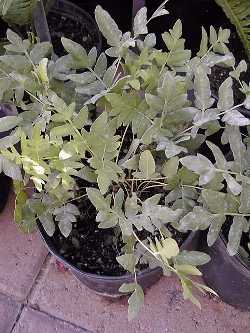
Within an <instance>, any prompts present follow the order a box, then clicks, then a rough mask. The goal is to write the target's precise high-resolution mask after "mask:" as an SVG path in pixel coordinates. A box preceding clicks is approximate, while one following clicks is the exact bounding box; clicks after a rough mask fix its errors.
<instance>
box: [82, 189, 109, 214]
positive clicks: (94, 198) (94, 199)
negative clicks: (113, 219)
mask: <svg viewBox="0 0 250 333" xmlns="http://www.w3.org/2000/svg"><path fill="white" fill-rule="evenodd" d="M86 192H87V195H88V198H89V200H90V201H91V203H92V204H93V205H94V206H95V208H96V209H97V210H104V211H105V210H109V205H108V203H107V201H106V200H105V199H104V197H103V196H102V194H101V192H100V191H99V190H98V189H95V188H91V187H89V188H87V189H86Z"/></svg>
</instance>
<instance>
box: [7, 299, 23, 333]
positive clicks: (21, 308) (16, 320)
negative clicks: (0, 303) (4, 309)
mask: <svg viewBox="0 0 250 333" xmlns="http://www.w3.org/2000/svg"><path fill="white" fill-rule="evenodd" d="M24 307H25V305H24V304H23V303H22V304H21V307H20V311H19V312H18V314H17V316H16V319H15V322H14V324H13V326H12V328H11V330H10V333H12V332H13V330H14V328H15V327H16V324H17V323H18V321H19V319H20V317H21V314H22V312H23V309H24Z"/></svg>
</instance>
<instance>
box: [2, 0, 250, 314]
mask: <svg viewBox="0 0 250 333" xmlns="http://www.w3.org/2000/svg"><path fill="white" fill-rule="evenodd" d="M165 3H166V1H165V2H164V3H163V4H162V5H161V6H160V7H159V8H158V9H157V10H156V11H155V12H154V13H153V15H152V17H150V18H148V17H147V10H146V8H142V9H141V10H140V11H139V12H138V13H137V14H136V16H135V19H134V25H133V32H132V33H130V32H126V33H125V34H123V33H122V32H121V31H120V30H119V28H118V26H117V24H116V23H115V21H114V20H113V19H112V18H111V17H110V15H109V14H108V13H107V12H106V11H104V10H103V9H102V8H101V7H100V6H98V7H97V8H96V11H95V16H96V21H97V24H98V26H99V29H100V31H101V32H102V34H103V36H104V37H105V38H106V39H107V42H108V44H109V45H110V48H109V49H108V50H106V52H105V53H101V54H100V55H99V56H97V51H96V49H92V50H90V51H89V52H88V53H87V52H86V50H85V49H84V48H83V47H82V46H81V45H79V44H77V43H75V42H73V41H71V40H69V39H67V38H62V45H63V47H64V48H65V50H66V51H67V53H68V54H67V55H66V56H63V57H61V58H59V59H57V60H54V59H53V60H51V59H49V55H48V57H47V58H43V52H42V50H44V44H43V43H38V44H35V45H33V44H32V45H30V44H29V45H26V44H25V43H27V42H25V43H24V41H22V40H21V39H20V37H18V36H17V35H16V34H15V33H13V32H10V31H9V32H8V39H9V41H10V43H11V45H9V46H8V47H7V48H6V49H7V53H8V52H9V51H10V50H12V49H13V48H14V47H15V48H16V47H22V52H21V54H19V56H18V58H17V56H15V55H13V57H12V58H11V56H10V54H8V55H7V56H2V57H0V69H1V73H2V75H5V77H7V79H8V80H10V82H11V83H12V84H13V83H15V84H13V86H11V88H8V89H7V91H6V93H8V94H10V96H13V95H14V96H16V95H17V92H19V90H21V91H22V92H23V94H20V95H18V97H20V96H21V98H20V99H16V97H15V99H16V101H18V103H19V104H18V105H19V107H20V108H22V109H23V110H25V112H24V113H20V114H19V115H18V116H16V120H17V124H16V125H17V126H18V130H19V139H20V143H21V149H22V153H21V154H20V153H18V152H17V151H16V150H15V149H14V147H13V145H11V143H10V144H9V145H8V146H7V147H6V148H5V149H1V157H2V158H3V159H5V160H6V161H8V163H11V166H13V167H14V166H15V168H16V169H15V173H14V174H13V176H14V178H16V179H17V181H16V182H15V189H16V194H17V197H16V208H15V220H16V222H17V223H18V224H19V225H20V227H22V228H23V229H24V230H32V229H33V228H35V226H36V224H37V221H38V225H39V228H40V230H41V233H42V235H43V237H44V239H45V241H46V243H47V245H48V246H49V248H50V250H51V251H52V252H53V253H54V254H56V256H57V257H59V258H61V259H62V258H63V260H64V261H65V262H66V263H68V264H69V265H70V267H71V268H73V270H72V272H73V274H75V275H76V276H77V277H78V278H80V279H81V280H82V282H84V283H86V284H87V285H88V286H89V287H92V288H93V289H95V290H96V291H99V292H102V293H103V292H105V293H106V294H110V293H112V294H115V295H117V294H118V287H120V288H119V292H120V293H131V294H132V295H131V296H130V298H129V318H133V317H134V316H135V315H136V314H137V312H138V311H139V308H140V305H141V304H142V303H143V298H144V296H143V295H144V294H143V288H142V287H144V288H145V287H148V286H150V285H151V284H152V283H153V282H155V281H156V280H157V279H158V278H159V277H160V275H161V274H162V272H164V274H167V275H168V274H170V273H174V274H176V275H177V276H178V277H179V279H180V280H181V283H182V286H183V294H184V298H185V299H190V300H191V301H192V302H193V303H195V304H197V305H199V302H198V300H197V299H196V298H195V297H194V295H193V293H192V289H193V287H197V288H198V289H199V290H200V291H204V290H205V291H210V292H213V291H212V290H211V289H209V288H208V287H206V286H204V285H201V284H199V283H197V282H196V281H195V280H193V279H192V278H191V277H192V276H196V275H200V274H201V273H200V271H199V270H198V269H197V266H200V265H202V264H205V263H207V262H208V260H209V257H208V256H207V255H206V254H203V253H201V252H198V251H193V250H195V246H196V244H195V241H196V237H194V234H192V233H190V232H186V230H185V224H184V225H183V221H185V218H186V219H187V218H188V217H189V216H190V214H192V213H193V212H194V210H195V209H197V206H198V204H199V203H200V200H201V195H200V191H201V186H202V185H204V186H206V189H207V190H208V191H212V190H214V188H215V185H217V183H216V184H215V185H214V183H215V181H214V179H213V177H212V176H214V173H212V171H210V170H207V169H208V167H207V166H206V165H205V164H204V163H205V161H207V160H206V158H205V157H201V160H202V162H203V164H204V166H205V169H204V173H202V172H201V171H200V172H201V175H199V173H198V172H197V170H196V169H195V170H190V165H189V163H185V161H187V159H188V158H191V159H193V158H194V157H193V153H194V152H196V151H197V150H198V149H199V147H200V146H201V144H202V143H203V142H204V141H205V140H206V138H207V137H209V136H210V135H211V134H213V133H215V132H216V131H218V130H219V129H221V127H223V128H224V127H227V131H229V130H230V126H232V124H233V125H234V126H236V128H238V127H239V126H240V125H248V124H249V120H248V119H247V118H245V117H244V116H243V115H241V114H240V113H239V112H237V110H236V109H237V107H239V105H236V106H233V104H232V96H231V95H232V93H231V86H232V79H231V77H229V78H228V79H227V80H226V81H225V82H224V83H223V84H222V86H221V87H220V90H219V101H218V103H217V102H216V100H215V99H214V98H213V97H212V94H211V89H210V83H209V78H208V73H209V72H210V70H211V67H213V66H214V65H215V64H218V63H223V64H224V65H231V64H232V62H233V61H234V58H233V56H232V54H231V53H230V52H229V51H228V48H227V47H226V44H227V43H228V38H229V31H228V30H223V29H220V30H219V32H218V33H217V32H216V31H215V29H213V28H211V32H210V38H208V35H207V34H206V32H205V31H203V38H202V42H201V46H200V50H199V52H198V54H197V56H195V57H193V58H191V52H190V50H187V49H185V46H184V42H185V41H184V39H183V38H182V25H181V21H180V20H178V21H177V22H176V23H175V25H174V27H173V28H172V29H171V30H170V31H169V32H166V33H165V34H163V36H162V37H163V40H164V42H165V44H166V51H162V50H157V49H155V48H154V46H155V36H154V34H148V29H147V24H148V22H149V21H151V20H152V19H154V18H156V17H159V16H161V15H165V14H166V13H167V11H166V9H165V8H164V4H165ZM46 45H47V44H46ZM34 49H35V50H36V52H35V51H34ZM31 56H32V58H31ZM107 56H108V57H110V58H114V61H113V63H112V64H111V65H110V66H108V59H107ZM11 60H12V62H11ZM17 60H19V62H18V63H19V64H20V66H19V67H18V68H17V66H15V67H14V66H13V63H15V64H16V63H17ZM30 60H32V61H30ZM121 67H122V75H121V70H120V68H121ZM240 72H241V68H238V67H237V68H236V72H235V73H234V74H233V73H232V74H231V75H232V76H234V77H236V79H238V80H239V78H238V75H236V73H240ZM242 85H243V88H244V89H242V90H243V92H244V93H245V94H246V95H247V94H249V87H248V86H247V85H246V84H245V85H244V84H243V83H242ZM24 92H25V94H24ZM26 94H28V96H29V98H28V99H27V95H26ZM248 103H249V100H248V98H246V100H245V101H244V102H243V103H242V104H244V105H245V106H246V107H248ZM222 122H223V125H222ZM3 124H4V122H3ZM198 156H201V155H198ZM192 161H193V160H192ZM207 163H208V162H207ZM208 164H209V166H210V164H212V162H210V161H209V163H208ZM211 168H212V167H211ZM198 170H200V169H198ZM221 170H222V169H221ZM215 174H216V172H215ZM221 174H222V175H223V174H224V171H223V172H222V171H221ZM228 174H229V173H228ZM20 175H21V177H22V180H21V181H20ZM17 176H18V177H17ZM200 179H202V182H203V183H202V184H201V183H200V184H199V182H201V181H200ZM28 180H32V181H33V183H34V186H35V188H36V192H35V193H34V194H33V195H32V197H31V198H27V195H26V192H25V185H26V184H27V182H28ZM216 180H217V177H216ZM230 180H231V178H230ZM230 180H229V181H230ZM231 181H232V180H231ZM198 209H199V208H198ZM201 218H202V217H201ZM202 221H203V220H202ZM203 222H204V221H203ZM204 223H205V222H204ZM186 229H187V228H186ZM200 229H202V228H200ZM187 243H189V244H188V245H189V247H191V250H192V251H190V252H189V251H187V249H186V247H187ZM183 246H185V249H183V251H180V248H181V247H183ZM126 272H128V273H126ZM98 275H99V276H98ZM105 275H108V276H105ZM112 275H116V276H115V277H112ZM90 279H91V281H90ZM123 282H125V283H123ZM121 283H123V284H122V285H121V286H120V284H121ZM140 284H141V285H142V287H141V286H140ZM105 288H106V289H105Z"/></svg>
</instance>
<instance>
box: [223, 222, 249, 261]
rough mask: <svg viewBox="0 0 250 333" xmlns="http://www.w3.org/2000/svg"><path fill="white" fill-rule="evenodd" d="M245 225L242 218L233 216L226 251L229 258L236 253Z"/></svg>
mask: <svg viewBox="0 0 250 333" xmlns="http://www.w3.org/2000/svg"><path fill="white" fill-rule="evenodd" d="M245 223H247V221H246V219H245V218H244V217H243V216H234V218H233V223H232V225H231V227H230V230H229V234H228V243H227V250H228V253H229V254H230V256H234V255H235V254H236V253H237V252H238V249H239V246H240V240H241V236H242V232H243V229H244V224H245Z"/></svg>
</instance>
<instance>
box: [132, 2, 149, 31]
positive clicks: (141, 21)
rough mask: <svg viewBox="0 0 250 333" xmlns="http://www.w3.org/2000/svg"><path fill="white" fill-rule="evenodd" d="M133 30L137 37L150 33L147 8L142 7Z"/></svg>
mask: <svg viewBox="0 0 250 333" xmlns="http://www.w3.org/2000/svg"><path fill="white" fill-rule="evenodd" d="M133 30H134V34H135V35H144V34H147V33H148V28H147V8H146V7H142V8H141V9H140V10H139V11H138V12H137V14H136V15H135V18H134V28H133Z"/></svg>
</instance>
